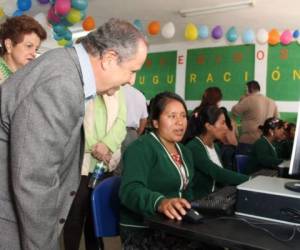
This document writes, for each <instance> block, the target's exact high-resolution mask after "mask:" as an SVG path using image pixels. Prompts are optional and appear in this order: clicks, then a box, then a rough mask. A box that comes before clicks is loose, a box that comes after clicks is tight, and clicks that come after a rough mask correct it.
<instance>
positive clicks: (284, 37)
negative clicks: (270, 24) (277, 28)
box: [280, 30, 293, 45]
mask: <svg viewBox="0 0 300 250" xmlns="http://www.w3.org/2000/svg"><path fill="white" fill-rule="evenodd" d="M292 39H293V35H292V32H291V31H290V30H285V31H283V32H282V34H281V36H280V42H281V43H282V44H283V45H288V44H289V43H290V42H291V41H292Z"/></svg>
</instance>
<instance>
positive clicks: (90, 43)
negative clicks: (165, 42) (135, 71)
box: [81, 18, 147, 62]
mask: <svg viewBox="0 0 300 250" xmlns="http://www.w3.org/2000/svg"><path fill="white" fill-rule="evenodd" d="M141 40H142V41H144V42H145V44H146V45H147V42H146V39H145V36H144V35H143V34H142V33H141V32H140V31H139V30H138V29H136V28H135V27H134V26H133V25H132V24H131V23H129V22H127V21H124V20H120V19H115V18H111V19H110V20H109V21H108V22H106V23H104V24H103V25H101V26H100V27H99V28H98V29H97V30H95V31H93V32H90V33H89V34H88V35H87V36H86V37H84V38H82V40H81V43H82V45H83V46H84V48H85V49H86V50H87V52H88V53H89V54H91V55H93V56H98V55H99V56H102V55H103V54H105V52H107V51H109V50H112V51H114V52H116V53H117V55H118V57H119V62H122V61H124V60H128V59H130V58H131V57H133V56H135V54H136V52H137V48H138V43H139V41H141Z"/></svg>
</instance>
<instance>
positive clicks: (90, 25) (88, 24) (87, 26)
mask: <svg viewBox="0 0 300 250" xmlns="http://www.w3.org/2000/svg"><path fill="white" fill-rule="evenodd" d="M95 26H96V25H95V20H94V18H93V17H91V16H87V17H86V18H85V19H84V21H83V22H82V28H83V29H84V30H86V31H89V30H93V29H95Z"/></svg>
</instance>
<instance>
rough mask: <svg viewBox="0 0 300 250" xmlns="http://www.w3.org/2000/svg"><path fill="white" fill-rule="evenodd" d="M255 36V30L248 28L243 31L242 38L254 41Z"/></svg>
mask: <svg viewBox="0 0 300 250" xmlns="http://www.w3.org/2000/svg"><path fill="white" fill-rule="evenodd" d="M254 37H255V35H254V31H253V30H252V29H246V30H245V31H244V33H243V36H242V40H243V42H244V43H253V42H254Z"/></svg>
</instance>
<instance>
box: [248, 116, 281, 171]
mask: <svg viewBox="0 0 300 250" xmlns="http://www.w3.org/2000/svg"><path fill="white" fill-rule="evenodd" d="M259 129H261V130H262V136H261V137H260V138H259V139H258V140H257V141H256V142H255V143H254V144H253V147H252V150H251V152H250V155H249V160H248V163H247V167H246V173H247V174H252V173H254V172H257V171H258V170H260V169H263V168H276V167H277V166H278V165H279V164H280V163H282V162H283V159H281V158H279V157H278V154H277V152H276V149H275V147H274V146H273V143H274V142H276V141H278V140H281V139H282V138H283V137H284V133H285V131H284V123H283V121H282V120H279V119H278V118H275V117H272V118H268V119H267V120H266V121H265V123H264V125H263V126H259Z"/></svg>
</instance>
